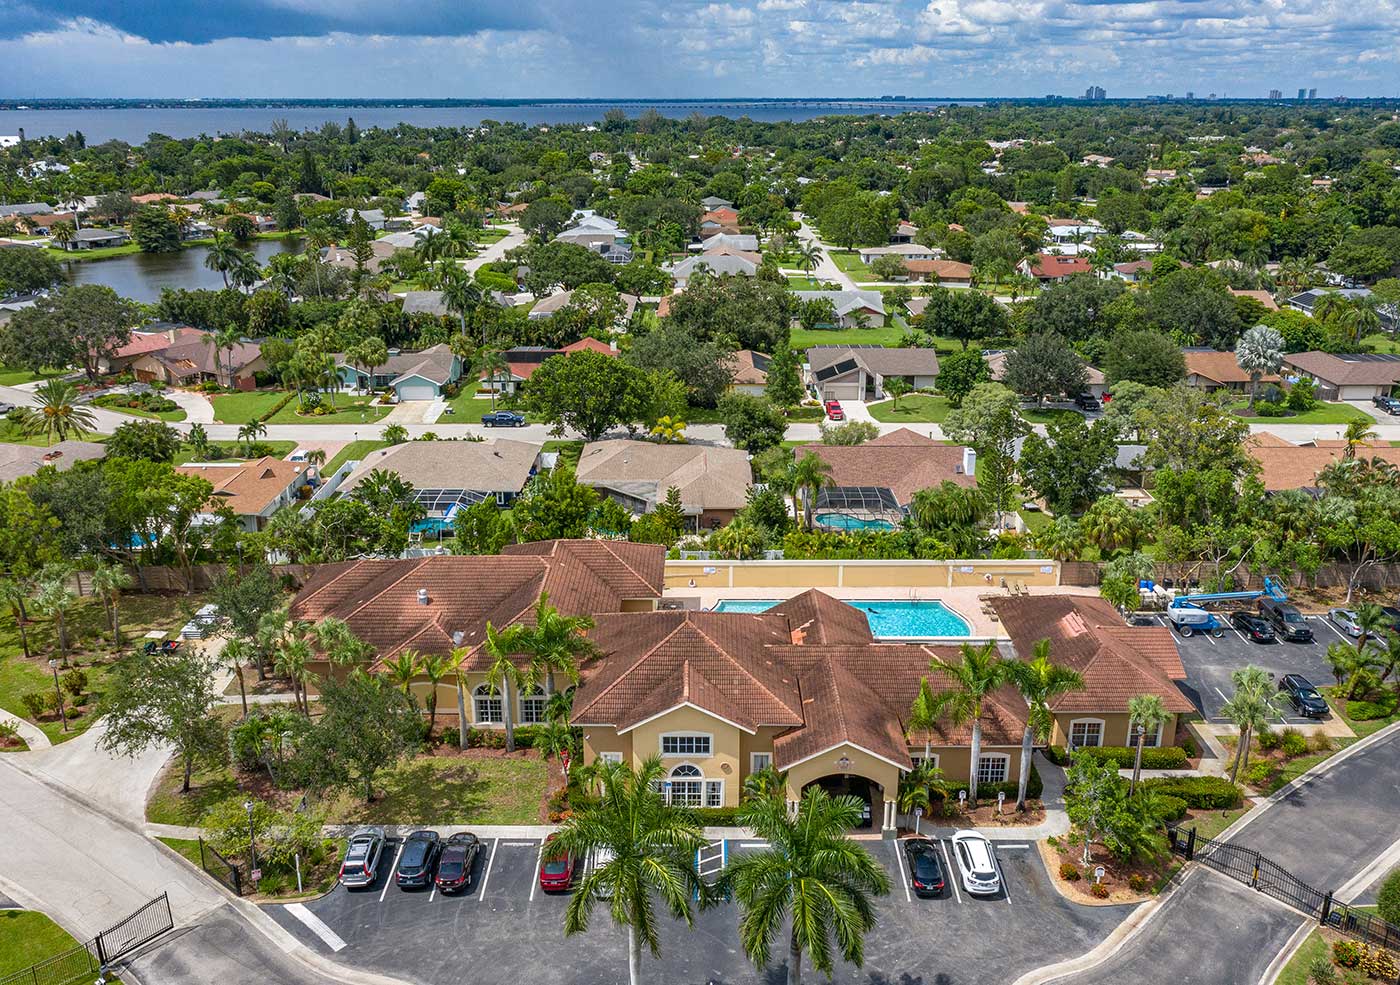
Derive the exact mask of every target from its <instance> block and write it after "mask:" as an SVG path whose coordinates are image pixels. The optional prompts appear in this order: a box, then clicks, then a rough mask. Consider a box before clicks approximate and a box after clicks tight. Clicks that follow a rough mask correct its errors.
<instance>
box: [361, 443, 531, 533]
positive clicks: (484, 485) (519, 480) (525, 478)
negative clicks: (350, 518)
mask: <svg viewBox="0 0 1400 985" xmlns="http://www.w3.org/2000/svg"><path fill="white" fill-rule="evenodd" d="M543 447H544V446H543V445H540V444H534V443H531V442H528V441H514V440H511V439H508V438H496V439H493V440H490V441H406V442H404V443H403V444H399V445H390V446H389V447H388V448H381V449H379V450H377V451H372V452H370V453H369V454H368V455H366V456H365V457H364V458H362V459H360V462H359V464H358V465H356V466H355V468H354V470H353V471H352V472H351V473H350V474H349V475H348V476H346V477H345V480H344V481H343V482H342V483H341V485H340V490H339V491H340V493H341V494H342V495H346V496H352V497H353V496H354V495H355V490H356V488H357V487H358V486H359V485H360V484H361V483H362V482H364V481H365V479H367V478H368V477H369V475H370V473H372V472H374V471H376V470H382V471H387V472H394V473H397V474H398V476H399V477H400V478H402V479H403V480H404V481H405V482H409V483H412V485H413V490H414V497H415V498H416V499H417V501H418V502H419V503H421V504H422V506H423V508H424V510H425V512H426V514H427V515H426V516H425V518H424V519H423V520H420V521H418V522H417V523H415V524H414V527H413V532H414V533H419V534H424V535H427V536H435V537H442V536H444V535H447V536H451V534H452V530H453V521H454V520H455V519H456V517H457V514H458V513H459V512H460V511H461V510H464V509H467V508H469V507H472V506H475V505H476V504H477V503H480V502H482V501H484V500H491V501H492V502H494V503H495V504H496V505H497V506H500V507H503V508H504V507H507V506H510V504H511V503H513V502H515V499H516V497H517V496H519V495H520V492H521V490H523V489H524V488H525V484H526V483H527V482H529V481H530V477H531V476H533V475H534V474H535V473H536V471H537V470H538V469H539V468H540V451H541V449H543Z"/></svg>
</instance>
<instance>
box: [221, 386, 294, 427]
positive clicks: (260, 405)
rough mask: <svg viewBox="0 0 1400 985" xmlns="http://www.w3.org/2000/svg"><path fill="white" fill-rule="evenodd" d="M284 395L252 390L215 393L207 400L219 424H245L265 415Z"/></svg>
mask: <svg viewBox="0 0 1400 985" xmlns="http://www.w3.org/2000/svg"><path fill="white" fill-rule="evenodd" d="M285 396H286V394H285V393H282V392H281V391H280V390H254V391H252V392H250V393H217V394H215V395H213V396H212V397H210V398H209V402H210V403H211V404H213V405H214V420H216V421H218V422H219V423H221V424H247V423H248V422H249V421H252V420H255V419H257V418H259V417H261V416H262V415H264V414H266V413H267V412H268V411H270V410H271V409H272V408H273V407H275V406H276V405H277V402H278V401H279V400H281V399H282V398H283V397H285Z"/></svg>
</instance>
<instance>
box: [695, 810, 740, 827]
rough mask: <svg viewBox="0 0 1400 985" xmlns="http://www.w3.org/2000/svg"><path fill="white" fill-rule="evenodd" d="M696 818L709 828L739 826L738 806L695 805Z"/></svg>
mask: <svg viewBox="0 0 1400 985" xmlns="http://www.w3.org/2000/svg"><path fill="white" fill-rule="evenodd" d="M692 811H693V813H694V814H695V819H696V820H697V821H699V822H700V823H701V824H703V825H705V826H706V827H707V828H734V827H738V826H739V808H737V807H695V808H692Z"/></svg>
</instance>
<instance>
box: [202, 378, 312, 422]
mask: <svg viewBox="0 0 1400 985" xmlns="http://www.w3.org/2000/svg"><path fill="white" fill-rule="evenodd" d="M214 387H215V389H218V384H217V383H216V384H214ZM296 397H297V395H296V394H295V393H288V394H285V395H284V396H283V397H282V399H281V400H279V401H277V402H276V403H275V404H273V405H272V406H271V407H269V408H268V409H267V410H266V411H264V412H263V414H262V415H261V416H260V417H259V418H258V420H260V421H268V420H271V419H272V416H273V415H274V414H276V413H277V412H278V411H279V410H281V409H282V408H283V407H285V406H287V405H288V404H289V403H291V402H292V401H293V400H295V399H296ZM312 397H315V398H316V401H317V403H319V402H320V400H321V395H320V394H319V393H315V392H313V393H308V394H307V395H306V399H307V400H308V401H309V400H310V398H312Z"/></svg>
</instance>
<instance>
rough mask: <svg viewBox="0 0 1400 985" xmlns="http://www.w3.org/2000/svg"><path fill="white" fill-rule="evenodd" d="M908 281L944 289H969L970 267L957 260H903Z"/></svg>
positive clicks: (970, 282)
mask: <svg viewBox="0 0 1400 985" xmlns="http://www.w3.org/2000/svg"><path fill="white" fill-rule="evenodd" d="M904 269H905V270H907V271H908V272H909V279H910V280H924V281H928V282H929V283H930V284H941V285H942V286H944V287H971V286H972V265H971V264H968V263H959V262H958V261H957V260H905V261H904Z"/></svg>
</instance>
